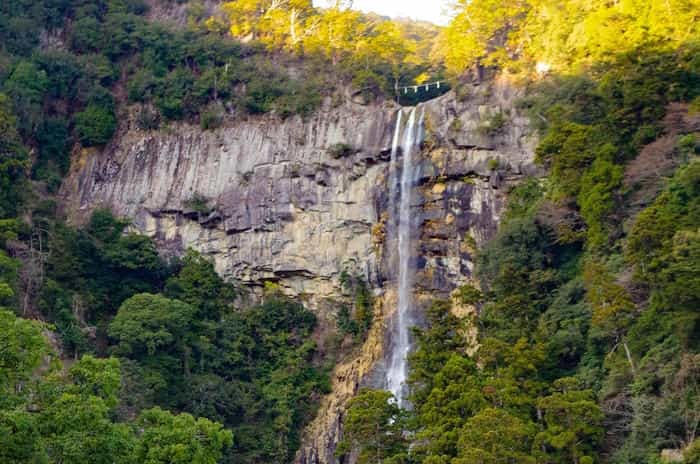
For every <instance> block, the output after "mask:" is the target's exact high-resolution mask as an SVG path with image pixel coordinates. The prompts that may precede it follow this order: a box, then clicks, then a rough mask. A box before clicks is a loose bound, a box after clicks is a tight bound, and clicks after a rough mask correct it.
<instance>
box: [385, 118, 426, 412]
mask: <svg viewBox="0 0 700 464" xmlns="http://www.w3.org/2000/svg"><path fill="white" fill-rule="evenodd" d="M416 113H417V109H416V108H413V109H412V110H411V114H410V116H409V117H408V122H407V124H406V128H405V129H404V133H403V141H402V143H401V153H402V162H401V171H400V173H401V181H400V191H399V192H398V193H399V195H400V199H399V208H398V214H396V213H397V211H396V208H395V207H393V206H392V208H391V212H392V214H393V215H394V216H395V217H394V218H392V222H393V224H395V227H394V229H395V230H396V231H397V235H398V240H397V242H398V247H397V248H398V250H397V251H398V258H399V259H398V261H399V262H398V267H399V268H398V280H397V292H398V305H397V308H396V313H395V315H394V318H393V320H392V322H391V351H390V354H389V362H388V366H387V370H386V383H387V388H388V389H389V391H391V393H393V394H394V396H395V397H396V399H397V401H398V404H399V406H404V405H405V403H406V379H407V377H408V362H407V359H406V357H407V356H408V353H409V351H410V349H411V340H410V334H409V330H410V328H411V326H412V325H413V318H412V306H413V298H412V293H413V292H412V287H413V267H412V264H411V255H412V231H413V217H412V215H411V203H412V192H413V185H414V183H415V174H414V165H413V155H414V152H415V151H416V148H418V146H419V145H420V142H421V138H422V128H423V127H422V126H423V113H421V115H420V118H419V119H418V121H416V119H417V118H416ZM400 132H401V112H399V114H398V116H397V118H396V130H395V132H394V140H393V145H392V149H391V168H392V174H391V176H392V179H391V186H390V195H391V199H390V202H391V203H390V204H392V205H393V202H395V200H396V193H397V192H396V189H397V184H398V183H399V182H398V179H397V177H398V175H399V171H398V169H397V167H398V160H397V157H398V144H399V139H400Z"/></svg>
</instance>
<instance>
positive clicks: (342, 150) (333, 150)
mask: <svg viewBox="0 0 700 464" xmlns="http://www.w3.org/2000/svg"><path fill="white" fill-rule="evenodd" d="M355 152H356V150H355V149H354V148H353V147H352V146H350V145H348V144H347V143H343V142H339V143H336V144H333V145H331V146H330V147H328V154H329V155H331V158H334V159H339V158H347V157H348V156H351V155H352V154H354V153H355Z"/></svg>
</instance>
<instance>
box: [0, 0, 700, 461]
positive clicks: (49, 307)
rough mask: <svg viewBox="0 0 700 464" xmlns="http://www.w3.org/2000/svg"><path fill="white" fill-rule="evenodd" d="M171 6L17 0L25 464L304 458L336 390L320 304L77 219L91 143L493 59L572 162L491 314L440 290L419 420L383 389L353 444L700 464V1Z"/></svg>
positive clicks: (5, 244) (387, 451) (366, 404)
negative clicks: (400, 14) (77, 154)
mask: <svg viewBox="0 0 700 464" xmlns="http://www.w3.org/2000/svg"><path fill="white" fill-rule="evenodd" d="M163 3H164V4H166V6H167V5H170V6H172V7H173V8H174V7H176V6H177V5H180V3H183V2H178V1H175V0H163ZM339 3H342V2H339ZM148 5H149V3H147V2H145V1H143V0H41V1H36V0H9V1H4V2H2V3H1V4H0V461H1V462H3V463H5V462H7V463H44V462H47V463H78V462H85V463H87V462H89V463H93V462H94V463H115V462H123V463H132V462H143V463H152V464H156V463H216V462H226V463H271V462H289V461H290V460H291V458H292V456H293V455H294V452H295V450H296V449H297V448H298V446H299V440H300V432H301V430H302V428H303V426H304V425H305V424H306V423H308V421H309V420H310V419H311V418H312V417H313V414H314V412H315V408H316V407H317V405H318V401H319V398H320V397H321V396H322V395H323V394H324V393H327V392H328V390H329V388H330V386H329V380H328V373H329V371H330V369H332V367H333V363H334V362H335V361H336V358H335V356H336V354H335V353H326V352H321V351H320V350H319V349H318V347H317V346H316V343H315V342H314V337H312V334H313V333H314V331H315V329H316V325H317V320H316V317H315V315H314V314H313V313H312V312H310V311H309V310H307V309H306V308H304V307H303V306H302V305H301V304H299V303H298V302H295V301H291V300H289V299H287V298H285V297H284V296H282V295H281V293H280V292H279V291H278V289H276V288H275V287H274V285H270V286H269V287H268V288H266V289H265V296H264V299H263V301H262V302H260V303H259V304H243V303H241V301H244V300H245V299H244V298H240V297H241V296H243V295H242V294H243V292H244V289H242V288H237V286H236V285H235V284H234V283H230V282H225V281H223V280H222V279H221V278H220V277H219V276H218V275H217V274H216V272H215V270H214V267H213V264H212V263H211V262H209V261H207V260H206V259H204V258H203V257H202V256H200V255H198V254H196V253H195V252H188V253H187V254H186V255H185V256H183V257H182V258H180V259H165V258H163V257H162V256H160V255H159V253H158V251H157V249H156V247H155V244H154V243H153V241H152V240H150V239H149V238H147V237H144V236H141V235H137V234H134V233H131V232H130V231H129V228H128V226H129V223H128V221H126V220H124V219H121V218H115V217H113V216H112V214H111V213H110V212H109V211H105V210H97V211H96V212H95V213H94V214H93V216H92V217H91V219H90V221H89V222H88V223H87V224H85V225H84V226H83V227H80V228H76V227H72V226H70V225H68V224H66V223H65V220H64V218H63V217H62V216H61V214H60V213H59V212H58V206H57V201H56V198H55V194H56V192H57V190H58V188H59V187H60V184H61V181H62V179H63V177H64V176H65V175H66V173H67V172H68V171H69V169H70V163H71V153H72V152H73V150H75V149H76V147H79V148H89V147H93V146H97V147H99V146H103V145H105V144H107V143H109V141H110V140H111V139H112V137H113V136H114V134H115V132H116V131H117V129H118V127H119V124H120V121H122V120H125V119H127V118H131V117H133V120H134V121H135V122H136V124H137V125H138V127H139V128H140V129H142V130H156V129H161V130H167V128H168V125H169V124H172V123H173V122H175V121H187V122H190V123H194V124H199V125H201V127H202V129H203V130H208V129H213V128H215V127H217V126H219V125H220V124H222V123H223V122H224V119H225V118H244V117H249V115H255V114H268V115H270V116H272V117H277V118H287V117H305V116H308V115H309V114H310V113H312V112H313V111H314V110H315V109H316V108H318V107H319V106H320V105H321V102H322V101H323V99H325V98H328V99H330V100H331V101H333V102H336V103H333V104H339V103H340V102H341V101H342V98H344V97H342V93H343V92H344V91H345V89H348V88H349V89H351V92H352V93H354V94H355V95H361V96H362V97H363V98H364V99H365V100H366V101H371V100H373V99H380V100H381V99H382V98H394V96H395V89H396V86H397V85H407V84H418V83H421V82H426V81H430V80H436V79H445V78H446V77H447V78H449V79H450V82H451V85H452V87H453V88H455V89H456V90H457V91H459V88H460V86H462V85H465V84H464V83H463V82H462V76H463V75H464V73H465V72H467V71H468V70H469V69H471V68H473V67H475V66H479V67H482V68H489V69H492V70H498V71H499V72H501V73H503V74H504V75H507V76H509V78H511V79H512V80H513V82H516V83H517V84H518V85H522V86H524V87H525V89H526V92H525V97H524V98H522V99H521V101H520V102H519V105H520V109H521V110H523V111H525V112H527V113H528V114H529V115H530V119H531V122H532V125H533V127H534V129H535V130H537V131H539V135H540V142H539V145H538V148H537V153H536V154H537V161H538V163H540V164H541V165H542V166H543V167H544V168H546V171H547V176H546V177H544V178H537V179H531V180H529V181H527V182H525V183H523V184H522V185H520V186H518V187H516V188H515V189H513V191H511V192H509V204H508V207H507V210H506V212H505V214H504V220H503V222H502V224H501V225H500V229H499V232H498V235H497V236H496V238H495V239H494V240H493V241H492V242H491V243H490V244H489V245H488V246H487V247H485V248H484V249H482V250H480V251H479V252H478V256H477V264H476V275H477V278H478V285H475V286H473V287H471V286H465V287H462V288H460V289H459V292H458V293H457V298H458V299H459V300H460V302H461V303H463V304H469V305H473V306H475V307H476V308H478V317H477V318H474V319H469V320H465V319H459V318H457V317H456V316H454V315H453V314H452V312H451V305H452V302H450V301H442V300H439V301H435V302H434V303H433V304H432V306H431V307H430V309H429V311H428V314H427V317H428V323H427V324H426V326H425V327H424V328H416V329H415V339H416V342H417V346H416V350H415V352H414V353H413V354H412V355H411V359H410V367H411V374H410V390H411V396H410V401H411V404H412V408H411V409H410V410H402V409H400V408H398V407H397V406H396V404H395V403H393V402H392V401H391V400H390V395H389V394H388V393H386V392H382V391H374V390H365V391H362V392H361V393H360V394H359V395H358V396H357V397H356V398H355V399H354V400H353V401H352V403H351V407H350V409H349V411H348V413H347V415H346V419H345V439H344V440H343V442H342V443H341V444H340V446H339V448H338V451H337V453H338V455H339V456H342V455H345V454H347V453H349V452H350V451H351V450H352V449H357V450H358V451H359V460H360V462H365V463H370V462H372V463H374V462H379V461H381V462H383V463H426V464H472V463H483V464H487V463H489V464H490V463H494V464H495V463H551V464H554V463H576V464H591V463H615V464H623V463H634V464H652V463H659V462H662V461H661V453H662V450H664V449H673V450H680V451H681V452H682V453H683V454H684V461H683V462H685V463H700V440H699V439H698V438H697V429H698V426H699V425H700V385H699V382H700V345H699V344H700V320H699V317H700V316H699V314H698V308H700V200H699V198H700V162H698V160H697V155H698V153H699V152H700V141H698V138H697V133H693V130H694V129H693V128H692V124H685V123H684V122H683V120H684V119H687V118H693V117H696V118H697V117H698V116H697V115H698V113H700V30H699V28H700V4H699V3H698V1H697V0H665V1H658V2H657V1H652V0H620V1H616V2H608V1H602V0H597V1H584V0H566V1H549V0H527V1H526V0H522V1H512V2H499V1H494V0H461V1H459V2H457V4H456V5H455V11H454V19H453V20H452V22H451V23H450V24H449V25H448V26H447V27H445V28H442V29H439V28H436V27H433V26H431V25H428V24H421V23H411V22H394V21H389V20H387V19H385V18H379V17H376V16H373V15H365V14H361V13H357V12H354V11H352V10H349V9H346V8H343V7H342V6H341V5H340V4H338V5H336V6H335V7H330V8H327V9H319V8H313V7H312V6H311V4H310V2H308V1H304V0H290V1H285V2H270V1H263V0H237V1H232V2H224V3H223V4H222V6H221V8H220V9H219V10H218V12H217V13H216V14H215V15H208V14H207V13H206V12H207V9H206V8H205V7H204V5H203V4H202V3H199V2H196V1H192V2H187V5H186V6H187V8H186V10H187V27H175V26H172V25H168V24H167V22H159V21H153V20H151V19H150V18H149V16H148V14H149V6H148ZM56 42H58V43H60V46H51V44H52V43H56ZM447 89H448V86H445V87H444V88H443V89H442V90H441V91H445V90H447ZM436 95H437V94H429V95H422V97H421V98H427V97H432V96H436ZM409 97H410V96H409ZM415 101H416V100H412V99H411V98H406V99H405V100H402V101H401V103H404V104H413V103H415ZM659 141H664V143H663V144H658V145H654V144H655V143H656V142H659ZM640 172H641V174H640ZM648 173H654V174H655V175H654V176H650V175H647V174H648ZM645 175H646V177H645ZM640 176H641V177H642V180H641V181H640ZM343 285H344V286H345V287H346V290H347V293H348V294H350V295H352V296H351V298H350V300H351V301H349V302H348V303H347V304H346V305H345V306H341V307H340V309H339V317H338V326H339V327H338V331H339V333H340V334H341V335H342V336H348V337H351V338H354V339H355V342H356V343H360V342H361V341H362V339H363V337H364V336H365V334H366V333H367V330H368V329H369V325H370V323H371V320H372V313H371V306H372V305H371V297H370V292H369V290H368V288H367V286H366V284H365V283H364V282H363V281H362V280H361V279H358V278H357V276H354V275H350V274H344V276H343ZM477 287H478V288H477ZM473 326H476V327H477V328H478V334H479V336H478V344H479V346H478V350H477V351H476V354H475V355H473V356H469V355H467V354H466V353H467V352H471V349H472V348H474V347H473V346H470V345H469V341H468V337H466V336H465V334H466V333H467V330H468V328H469V327H473Z"/></svg>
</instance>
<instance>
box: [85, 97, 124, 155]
mask: <svg viewBox="0 0 700 464" xmlns="http://www.w3.org/2000/svg"><path fill="white" fill-rule="evenodd" d="M116 128H117V119H116V117H115V116H114V113H113V112H111V111H109V110H107V109H105V108H103V107H101V106H97V105H89V106H88V107H87V108H85V110H84V111H81V112H80V113H78V114H76V115H75V132H76V135H77V136H78V139H79V140H80V143H82V144H83V145H84V146H86V147H90V146H94V145H104V144H105V143H107V142H109V140H110V139H111V138H112V135H114V131H115V130H116Z"/></svg>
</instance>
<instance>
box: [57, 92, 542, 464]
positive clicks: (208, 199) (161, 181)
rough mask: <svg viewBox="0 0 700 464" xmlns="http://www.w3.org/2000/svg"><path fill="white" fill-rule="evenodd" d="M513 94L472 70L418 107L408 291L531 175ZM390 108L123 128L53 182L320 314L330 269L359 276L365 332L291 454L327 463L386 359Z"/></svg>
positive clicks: (450, 273) (451, 261) (422, 286)
mask: <svg viewBox="0 0 700 464" xmlns="http://www.w3.org/2000/svg"><path fill="white" fill-rule="evenodd" d="M516 93H517V92H516V91H515V90H514V89H513V87H511V86H510V85H509V84H508V83H507V82H505V81H503V80H489V81H484V82H479V81H475V82H473V83H471V84H467V85H465V86H464V87H463V88H461V90H460V92H458V94H459V95H458V94H456V93H454V92H449V93H447V94H446V95H444V96H442V97H440V98H438V99H436V100H433V101H430V102H428V103H426V104H424V105H423V106H424V108H425V134H426V138H425V143H424V145H423V149H422V152H421V153H420V154H419V155H416V156H417V159H418V162H419V167H418V177H419V180H418V186H417V187H416V188H417V191H418V192H419V194H417V195H415V198H416V202H415V204H414V205H412V207H413V209H414V210H415V214H416V215H417V217H418V218H419V219H420V221H419V222H420V230H419V231H417V236H418V237H419V239H418V243H417V244H416V250H417V252H416V257H415V266H416V270H417V276H416V277H417V278H416V282H417V283H418V285H417V297H418V298H419V299H421V298H426V297H427V296H436V295H437V296H449V295H450V294H451V292H452V291H453V290H454V289H455V288H456V287H457V286H459V285H461V284H462V283H464V282H468V281H469V280H470V279H471V273H472V267H473V265H472V254H473V252H474V250H475V249H476V248H477V247H478V246H479V245H481V244H483V243H484V242H485V241H486V240H488V239H489V238H490V237H491V236H492V235H493V234H494V232H495V230H496V226H497V224H498V221H499V217H500V213H501V210H502V208H503V205H504V200H505V197H506V194H507V190H508V186H509V185H511V184H513V183H515V182H517V181H518V180H519V179H520V178H521V177H522V175H523V174H527V173H532V172H534V168H533V165H532V158H533V147H534V140H533V139H532V137H531V136H530V135H529V132H528V129H527V122H526V120H525V119H524V118H523V117H522V116H521V115H520V114H518V112H517V110H516V109H515V105H514V100H515V99H516V98H517V94H516ZM396 110H397V107H396V106H395V105H393V104H391V103H386V104H381V105H369V106H363V105H359V104H355V103H352V102H348V103H345V104H343V105H341V106H339V107H332V106H331V103H330V101H329V102H327V103H326V104H325V105H324V107H323V108H322V109H321V110H320V111H318V112H317V113H316V114H315V115H314V116H312V117H309V118H307V119H306V120H302V119H301V118H299V117H296V118H290V119H287V120H285V121H279V120H277V119H273V118H268V117H264V118H263V117H260V118H249V119H246V120H240V121H229V122H227V123H226V124H225V126H224V127H222V128H220V129H217V130H214V131H202V130H200V129H199V128H198V127H195V126H190V125H185V124H182V125H175V126H171V127H169V128H168V129H164V130H160V131H157V132H145V131H140V130H138V129H136V128H135V127H133V126H132V125H129V124H125V127H123V128H122V130H121V132H120V134H119V135H118V136H116V137H115V139H114V141H113V142H112V144H111V145H110V146H108V147H106V149H105V150H103V151H102V152H99V153H98V152H90V151H83V152H80V153H76V154H75V158H76V161H75V162H74V163H73V165H74V170H73V172H72V173H71V175H70V176H69V178H68V179H67V181H66V182H65V184H64V186H63V190H62V194H63V197H64V200H65V201H64V206H65V208H66V210H67V212H68V214H69V217H70V218H71V219H72V220H73V221H75V222H80V221H83V220H84V219H85V218H86V217H87V215H88V214H89V212H90V211H91V210H93V209H94V208H96V207H99V206H105V207H109V208H111V209H112V210H113V211H114V212H115V213H116V214H118V215H122V216H127V217H130V218H132V219H133V227H134V228H135V229H137V230H139V231H140V232H142V233H145V234H148V235H150V236H153V237H155V238H156V240H157V241H158V243H159V244H160V245H161V246H162V248H163V250H164V251H166V252H170V253H179V252H182V251H183V250H185V249H186V248H188V247H192V248H194V249H196V250H198V251H200V252H201V253H203V254H204V255H207V256H210V257H212V258H213V259H214V261H215V264H216V268H217V270H218V272H220V273H221V274H222V275H223V276H225V277H228V278H231V279H236V280H238V281H240V282H242V283H244V284H246V285H248V286H249V287H251V288H253V289H255V288H260V287H261V286H262V284H263V283H264V282H266V281H274V282H277V283H278V284H279V285H280V286H281V287H282V288H283V289H284V291H286V292H287V293H288V294H290V295H294V296H296V297H299V298H300V299H302V300H303V301H305V302H306V303H307V304H308V305H309V307H311V308H312V309H314V310H315V311H316V312H317V313H318V314H319V316H320V317H321V319H322V320H323V321H325V322H326V323H329V322H330V321H332V319H333V317H334V310H333V308H332V307H330V306H328V305H326V304H325V303H324V302H325V301H326V300H327V299H329V298H332V297H333V296H334V295H337V294H338V293H339V279H338V277H339V274H340V272H341V271H342V270H343V269H344V268H347V267H352V268H353V270H354V271H356V272H358V271H359V272H361V273H362V274H364V276H365V277H366V279H367V281H368V282H369V283H370V286H371V287H372V288H373V289H374V291H375V293H376V295H377V296H378V298H377V308H376V317H375V324H374V327H373V329H372V331H371V333H370V336H369V337H368V340H367V342H366V343H365V345H364V346H363V347H362V349H361V350H360V351H359V354H358V356H357V357H356V358H355V359H351V360H348V361H347V362H345V363H344V364H342V365H339V366H338V367H337V368H336V371H335V373H334V378H333V386H334V392H333V393H332V394H331V395H329V396H328V397H327V398H325V399H324V401H323V403H322V405H321V409H320V413H319V415H318V417H317V419H316V420H315V421H314V422H313V423H312V424H311V425H310V427H309V429H308V431H307V433H306V438H305V441H304V445H303V447H302V449H301V450H300V452H299V454H298V456H297V461H298V462H300V463H305V464H311V463H324V464H325V463H333V462H336V459H335V458H334V457H333V450H334V448H335V444H336V443H337V441H338V440H339V438H340V435H341V431H342V427H341V424H342V413H343V409H344V406H345V404H346V403H347V401H348V400H349V399H350V398H351V397H352V395H353V394H354V393H355V391H356V390H357V388H358V387H359V386H360V385H361V384H362V382H363V381H364V382H366V381H367V380H366V379H367V378H369V377H370V376H369V374H370V373H371V372H372V371H373V370H374V371H376V370H377V369H378V368H379V369H381V360H382V356H383V355H382V350H383V347H384V346H386V340H384V332H385V331H384V327H385V320H386V318H387V317H388V316H389V315H390V314H391V311H392V310H393V306H394V304H393V303H392V302H393V301H394V300H395V298H394V296H393V295H394V292H393V290H392V289H393V283H392V278H393V277H394V265H393V263H392V260H391V259H390V257H391V256H392V253H391V250H392V247H393V246H394V244H393V243H392V241H391V240H390V239H387V237H386V234H385V231H386V227H385V226H386V223H387V214H388V211H389V210H390V209H389V208H388V206H389V193H388V191H389V187H388V184H387V181H388V173H389V154H390V151H391V139H392V134H393V129H394V123H395V117H396ZM323 325H324V324H322V326H323ZM377 366H379V367H377Z"/></svg>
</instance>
